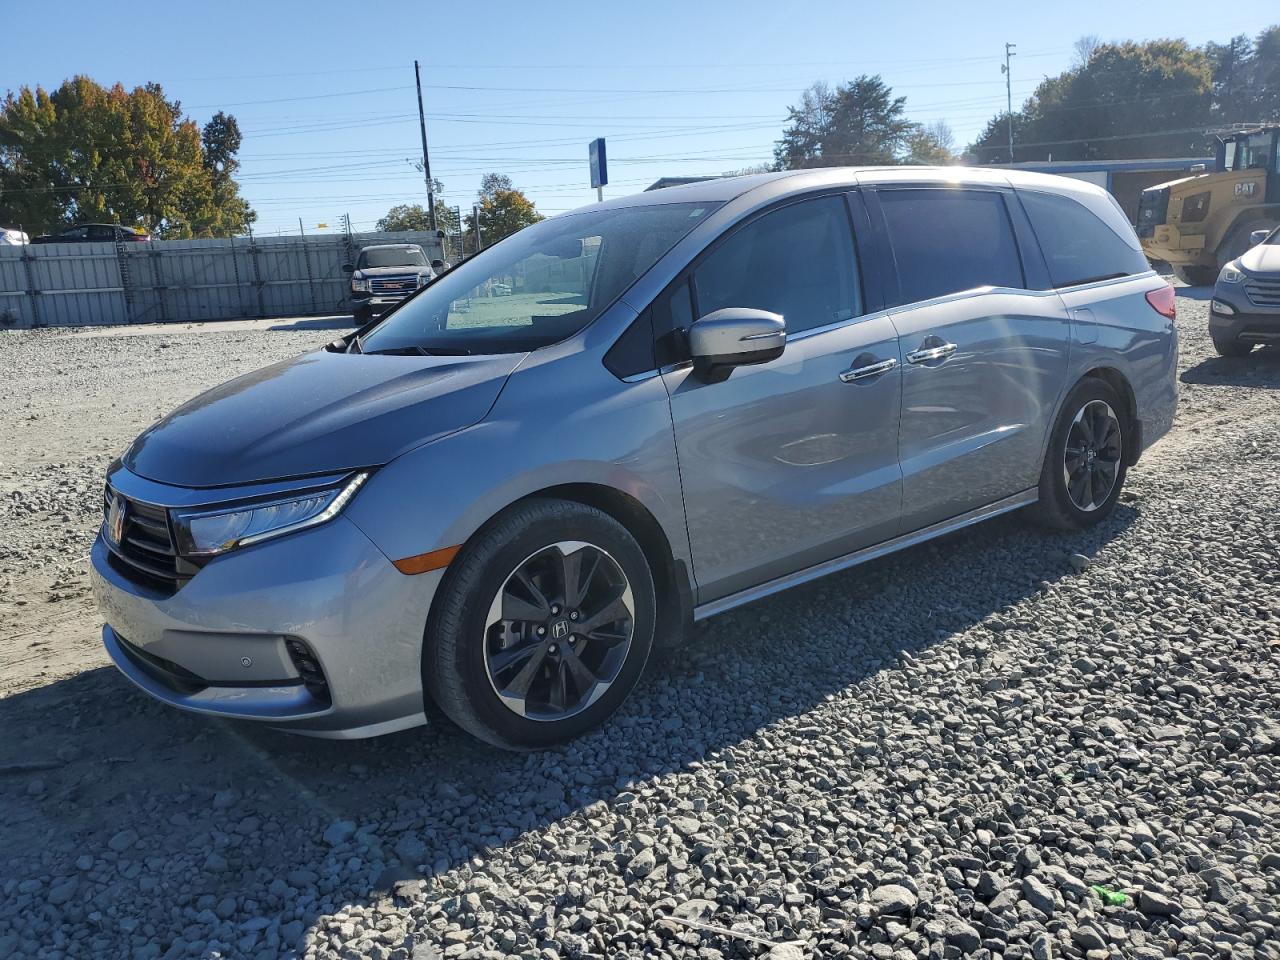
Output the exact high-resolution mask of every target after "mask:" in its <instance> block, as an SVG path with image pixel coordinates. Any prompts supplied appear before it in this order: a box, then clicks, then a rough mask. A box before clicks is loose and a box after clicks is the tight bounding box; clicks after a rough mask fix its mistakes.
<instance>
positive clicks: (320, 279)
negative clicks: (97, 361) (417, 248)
mask: <svg viewBox="0 0 1280 960" xmlns="http://www.w3.org/2000/svg"><path fill="white" fill-rule="evenodd" d="M387 242H391V243H405V242H408V243H418V244H421V245H422V247H423V249H424V250H426V252H427V257H428V259H434V258H437V257H439V258H441V259H443V251H442V249H441V244H440V241H439V240H438V239H436V238H435V237H434V236H432V235H431V234H429V233H425V232H417V231H410V232H404V233H360V234H354V235H350V236H348V235H346V234H327V235H320V236H311V237H305V236H291V237H256V238H248V237H246V238H236V239H230V240H153V241H151V242H149V243H48V244H43V243H42V244H35V245H32V246H25V247H0V326H8V327H13V326H19V327H62V326H68V327H69V326H103V325H110V324H124V323H168V322H187V321H200V320H237V319H244V318H249V317H290V316H307V315H318V314H330V313H344V312H346V309H347V292H348V289H349V287H348V278H347V275H346V274H345V273H343V272H342V265H343V264H344V263H351V262H353V261H354V260H355V256H356V254H357V253H358V252H359V250H360V248H361V247H362V246H366V245H367V244H370V243H387Z"/></svg>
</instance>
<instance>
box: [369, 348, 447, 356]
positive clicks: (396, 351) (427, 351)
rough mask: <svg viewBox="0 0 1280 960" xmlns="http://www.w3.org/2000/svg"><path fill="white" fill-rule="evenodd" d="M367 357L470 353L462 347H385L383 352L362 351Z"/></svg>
mask: <svg viewBox="0 0 1280 960" xmlns="http://www.w3.org/2000/svg"><path fill="white" fill-rule="evenodd" d="M360 352H361V353H364V354H365V355H367V356H370V357H373V356H381V357H415V356H417V357H469V356H471V351H470V350H466V349H464V348H462V347H419V346H410V347H387V348H385V349H383V350H362V351H360Z"/></svg>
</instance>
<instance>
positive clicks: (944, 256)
mask: <svg viewBox="0 0 1280 960" xmlns="http://www.w3.org/2000/svg"><path fill="white" fill-rule="evenodd" d="M879 197H880V206H881V209H883V210H884V219H885V224H886V226H887V227H888V229H889V241H890V243H891V244H892V245H893V256H894V259H895V260H896V261H897V264H898V281H899V285H900V288H901V289H900V291H899V296H898V302H899V303H915V302H917V301H919V300H930V299H932V298H933V297H941V296H945V295H946V294H948V293H958V292H959V291H961V290H972V289H973V288H975V287H988V286H990V287H1013V288H1015V289H1019V288H1022V287H1023V286H1025V282H1024V281H1023V278H1022V260H1021V259H1020V258H1019V256H1018V245H1017V243H1016V242H1015V240H1014V237H1013V226H1012V224H1011V223H1010V222H1009V213H1008V210H1007V209H1006V208H1005V205H1004V197H1002V196H1001V195H1000V194H999V193H994V192H987V191H980V190H954V189H931V190H882V191H880V193H879Z"/></svg>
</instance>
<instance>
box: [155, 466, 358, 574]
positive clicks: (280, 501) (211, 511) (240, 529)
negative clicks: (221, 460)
mask: <svg viewBox="0 0 1280 960" xmlns="http://www.w3.org/2000/svg"><path fill="white" fill-rule="evenodd" d="M368 478H369V474H367V473H357V474H356V475H355V476H354V477H352V478H351V479H350V480H348V481H347V482H346V483H344V484H341V485H339V486H336V487H329V488H327V489H323V490H310V491H307V492H306V493H301V494H294V495H291V496H287V497H277V498H276V499H273V500H260V501H258V502H256V503H249V504H245V505H244V506H240V507H212V508H205V509H199V510H176V511H174V513H173V528H174V532H175V533H176V534H177V540H178V552H179V553H182V554H183V555H185V556H192V557H211V556H214V555H216V554H219V553H226V552H227V551H228V550H234V549H235V548H236V547H247V546H249V545H250V544H254V543H261V542H262V541H263V540H270V539H271V538H272V537H282V536H284V535H285V534H286V533H293V532H295V531H297V530H305V529H307V528H308V527H314V526H318V525H319V524H322V523H326V522H327V521H329V520H332V519H333V518H334V517H336V516H337V515H338V514H339V513H341V512H342V508H343V507H345V506H346V505H347V503H348V502H349V501H350V500H351V498H352V497H354V496H355V495H356V491H357V490H359V489H360V485H361V484H362V483H364V482H365V480H367V479H368Z"/></svg>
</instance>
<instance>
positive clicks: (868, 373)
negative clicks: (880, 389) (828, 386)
mask: <svg viewBox="0 0 1280 960" xmlns="http://www.w3.org/2000/svg"><path fill="white" fill-rule="evenodd" d="M897 365H898V358H897V357H890V358H889V359H888V360H879V361H877V362H876V363H869V364H867V365H866V366H865V367H850V368H849V369H848V370H846V371H845V372H844V373H842V374H840V379H841V381H843V382H844V383H853V382H854V381H855V380H865V379H867V378H868V377H878V376H880V374H882V373H888V372H889V371H890V370H892V369H893V368H894V367H896V366H897Z"/></svg>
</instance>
